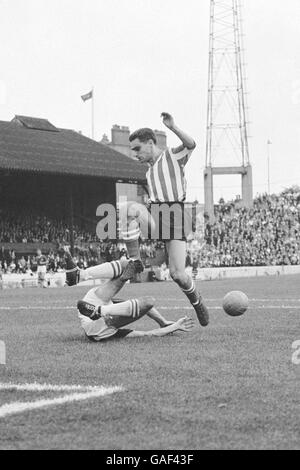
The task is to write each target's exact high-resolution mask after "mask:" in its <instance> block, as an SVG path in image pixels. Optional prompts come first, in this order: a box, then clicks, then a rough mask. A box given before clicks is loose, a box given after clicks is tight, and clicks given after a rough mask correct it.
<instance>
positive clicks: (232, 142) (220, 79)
mask: <svg viewBox="0 0 300 470" xmlns="http://www.w3.org/2000/svg"><path fill="white" fill-rule="evenodd" d="M210 3H211V5H210V41H209V78H208V109H207V147H206V166H218V165H220V164H221V165H222V166H224V165H229V164H231V165H233V164H235V165H236V164H239V165H242V166H245V165H249V148H248V133H247V116H246V114H247V105H246V87H245V73H244V57H243V56H244V54H243V52H244V49H243V34H242V21H241V5H240V4H239V3H238V2H237V0H223V1H216V0H211V2H210Z"/></svg>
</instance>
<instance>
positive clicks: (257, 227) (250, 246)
mask: <svg viewBox="0 0 300 470" xmlns="http://www.w3.org/2000/svg"><path fill="white" fill-rule="evenodd" d="M189 251H190V253H189V259H188V260H187V262H189V263H190V265H193V266H194V264H196V265H198V266H199V267H230V266H273V265H298V264H300V188H298V187H294V188H291V189H288V190H285V191H283V192H282V193H281V194H280V195H275V194H273V195H267V194H263V195H260V196H258V197H256V198H255V200H254V202H253V207H251V208H250V209H247V208H245V207H242V206H241V204H240V202H239V201H236V202H231V203H227V204H226V203H224V201H222V202H221V203H220V204H219V205H218V206H217V208H216V210H215V220H214V222H210V221H209V220H206V223H205V233H204V240H203V241H202V242H197V243H195V242H194V243H192V244H191V247H190V250H189Z"/></svg>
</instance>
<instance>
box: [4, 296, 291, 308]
mask: <svg viewBox="0 0 300 470" xmlns="http://www.w3.org/2000/svg"><path fill="white" fill-rule="evenodd" d="M164 300H166V299H164ZM206 300H209V299H206ZM266 300H267V299H266ZM220 301H221V299H220ZM261 301H262V302H263V300H261ZM271 301H274V299H271ZM278 301H279V300H278ZM185 302H186V301H185ZM250 302H251V299H250ZM157 308H159V309H161V310H169V309H172V310H190V309H191V308H192V307H186V306H182V307H178V306H172V305H170V306H168V307H166V306H164V305H158V306H157ZM209 308H210V309H212V310H219V309H222V307H214V306H212V305H210V306H209ZM250 308H252V309H256V310H265V309H266V308H272V309H275V310H276V309H295V310H300V305H299V306H296V305H255V306H254V305H252V306H250ZM1 310H4V311H11V310H14V311H16V310H46V311H47V310H48V311H54V310H76V307H53V306H52V307H45V308H42V307H0V311H1Z"/></svg>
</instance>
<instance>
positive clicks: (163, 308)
mask: <svg viewBox="0 0 300 470" xmlns="http://www.w3.org/2000/svg"><path fill="white" fill-rule="evenodd" d="M157 308H158V309H159V310H192V307H172V306H170V307H165V306H158V307H157ZM250 308H251V309H252V310H266V309H270V308H271V309H273V310H300V307H296V306H295V305H293V306H289V305H259V306H250V307H249V309H250ZM209 309H210V310H223V308H222V307H214V306H211V305H210V306H209Z"/></svg>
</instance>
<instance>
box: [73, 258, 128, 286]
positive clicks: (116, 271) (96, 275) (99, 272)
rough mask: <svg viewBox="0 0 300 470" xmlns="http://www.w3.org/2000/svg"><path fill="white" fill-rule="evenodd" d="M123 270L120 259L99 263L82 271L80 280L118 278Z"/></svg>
mask: <svg viewBox="0 0 300 470" xmlns="http://www.w3.org/2000/svg"><path fill="white" fill-rule="evenodd" d="M122 272H123V269H122V265H121V263H120V261H112V262H111V263H103V264H98V265H97V266H92V267H90V268H87V269H84V270H82V271H80V281H86V280H88V279H116V278H117V277H119V276H120V275H121V274H122Z"/></svg>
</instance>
